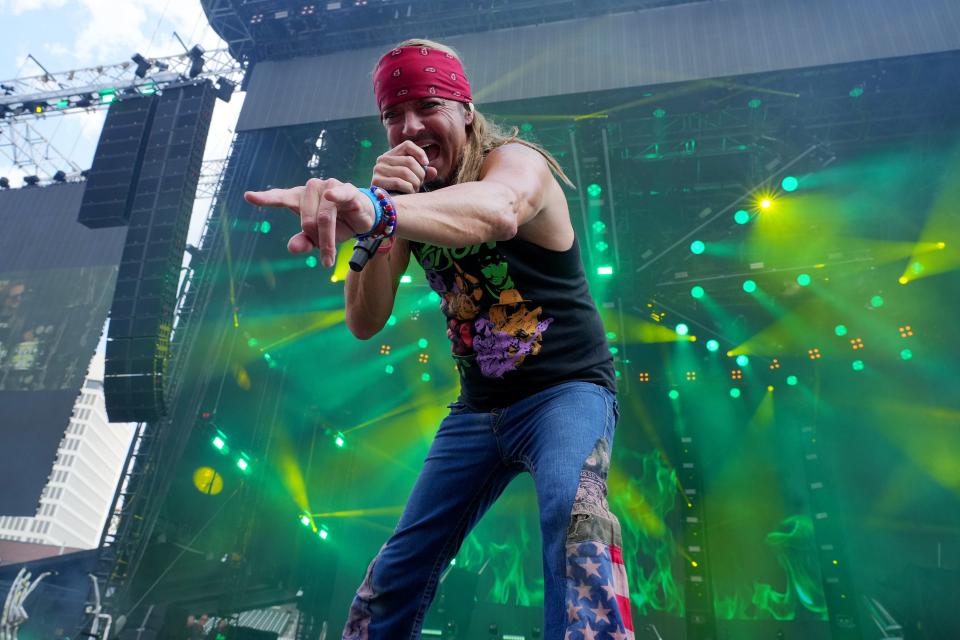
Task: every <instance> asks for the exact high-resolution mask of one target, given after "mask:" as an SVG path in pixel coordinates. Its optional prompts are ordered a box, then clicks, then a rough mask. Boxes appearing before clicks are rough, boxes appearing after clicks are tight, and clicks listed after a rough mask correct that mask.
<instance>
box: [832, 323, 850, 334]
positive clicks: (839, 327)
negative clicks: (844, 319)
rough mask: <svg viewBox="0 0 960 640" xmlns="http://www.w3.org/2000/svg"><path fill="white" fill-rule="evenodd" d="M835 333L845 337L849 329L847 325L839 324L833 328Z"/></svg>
mask: <svg viewBox="0 0 960 640" xmlns="http://www.w3.org/2000/svg"><path fill="white" fill-rule="evenodd" d="M833 332H834V333H835V334H837V335H838V336H845V335H847V327H846V326H845V325H842V324H838V325H837V326H835V327H834V328H833Z"/></svg>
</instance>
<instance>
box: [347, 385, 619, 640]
mask: <svg viewBox="0 0 960 640" xmlns="http://www.w3.org/2000/svg"><path fill="white" fill-rule="evenodd" d="M450 408H451V411H450V414H449V415H448V416H447V417H446V418H445V419H444V420H443V422H442V423H441V424H440V428H439V430H438V431H437V435H436V437H435V439H434V441H433V444H432V446H431V447H430V452H429V454H428V455H427V458H426V461H425V462H424V464H423V469H422V471H421V472H420V476H419V478H418V479H417V482H416V484H415V485H414V488H413V493H412V494H411V495H410V499H409V500H408V501H407V505H406V508H405V509H404V512H403V515H402V516H401V517H400V522H399V524H398V525H397V528H396V530H395V531H394V534H393V536H391V538H390V539H389V540H388V541H387V543H386V544H385V545H384V546H383V547H382V548H381V549H380V552H379V553H378V554H377V557H376V558H374V560H373V561H372V562H371V563H370V566H369V568H368V569H367V574H366V577H365V578H364V580H363V583H362V584H361V585H360V588H359V589H358V590H357V595H356V597H355V598H354V600H353V604H352V606H351V608H350V616H349V619H348V620H347V625H346V628H345V629H344V632H343V638H344V639H345V640H407V639H414V638H418V637H419V635H420V627H421V625H422V624H423V618H424V616H425V615H426V612H427V609H428V608H429V607H430V603H431V601H432V600H433V597H434V593H435V591H436V587H437V580H438V578H439V576H440V574H441V572H442V570H443V569H444V568H445V567H446V566H447V565H448V564H449V563H450V560H451V559H452V558H454V557H455V556H456V554H457V551H458V550H459V549H460V545H461V543H462V542H463V540H464V538H465V537H466V536H467V534H468V533H469V532H470V530H471V529H472V528H473V527H474V525H475V524H476V523H477V522H478V521H479V520H480V518H481V517H482V516H483V514H484V513H486V511H487V509H489V508H490V506H491V505H492V504H493V503H494V502H495V501H496V499H497V498H498V497H499V496H500V494H501V493H502V492H503V490H504V489H505V488H506V487H507V485H508V484H509V483H510V481H511V480H512V479H513V478H515V477H516V476H517V475H518V474H519V473H520V472H522V471H528V472H529V473H530V474H531V475H532V476H533V480H534V484H535V486H536V491H537V501H538V504H539V508H540V528H541V533H542V535H543V568H544V616H545V623H544V640H561V639H563V638H564V637H565V635H566V632H568V631H569V632H571V633H570V635H567V636H566V637H569V638H580V637H584V635H583V631H584V630H585V629H586V627H587V626H589V627H590V629H591V630H592V631H594V632H599V631H602V630H607V631H609V633H610V636H611V637H619V638H632V637H633V634H632V623H631V622H630V612H629V600H627V598H628V596H629V594H627V593H626V573H625V572H624V571H623V564H622V560H620V557H621V556H620V545H621V542H620V525H619V523H618V522H617V519H616V517H614V516H613V514H612V513H610V511H609V509H608V507H607V502H606V477H607V468H608V465H609V460H610V451H611V447H612V444H613V435H614V430H615V428H616V422H617V418H618V416H619V412H618V407H617V401H616V398H615V396H614V394H613V393H612V392H611V391H609V390H608V389H606V388H604V387H600V386H598V385H595V384H592V383H589V382H567V383H563V384H560V385H557V386H555V387H552V388H550V389H547V390H545V391H541V392H539V393H537V394H534V395H532V396H530V397H529V398H526V399H524V400H521V401H520V402H517V403H516V404H513V405H511V406H509V407H506V408H504V409H495V410H493V411H492V412H490V413H481V412H476V411H473V410H471V409H470V408H469V407H467V406H465V405H463V404H462V403H453V404H452V405H450ZM618 561H619V564H618ZM601 578H603V579H601ZM584 602H585V603H586V604H585V605H584ZM594 603H596V605H597V608H593V606H592V605H593V604H594ZM621 633H622V634H623V635H619V634H621ZM597 637H604V638H605V637H607V636H606V635H603V634H600V633H597Z"/></svg>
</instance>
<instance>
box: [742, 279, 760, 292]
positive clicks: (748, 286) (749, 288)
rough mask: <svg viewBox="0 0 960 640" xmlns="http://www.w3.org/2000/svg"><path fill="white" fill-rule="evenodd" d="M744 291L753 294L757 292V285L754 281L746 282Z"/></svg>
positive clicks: (744, 282)
mask: <svg viewBox="0 0 960 640" xmlns="http://www.w3.org/2000/svg"><path fill="white" fill-rule="evenodd" d="M743 290H744V291H746V292H747V293H753V292H754V291H756V290H757V283H756V282H754V281H753V280H744V281H743Z"/></svg>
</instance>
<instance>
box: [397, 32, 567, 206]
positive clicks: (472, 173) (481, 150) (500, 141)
mask: <svg viewBox="0 0 960 640" xmlns="http://www.w3.org/2000/svg"><path fill="white" fill-rule="evenodd" d="M400 47H427V48H428V49H437V50H439V51H443V52H444V53H449V54H450V55H452V56H453V57H455V58H456V59H457V60H460V55H459V54H458V53H457V52H456V51H455V50H454V49H453V48H451V47H448V46H447V45H445V44H440V43H439V42H434V41H433V40H427V39H425V38H411V39H409V40H404V41H403V42H401V43H400V44H398V45H397V46H396V47H395V48H397V49H399V48H400ZM460 62H461V64H462V63H463V61H462V60H461V61H460ZM458 104H460V105H461V107H462V108H463V109H465V110H469V111H471V112H472V113H473V122H472V123H471V124H468V125H467V144H466V147H465V148H464V150H463V154H462V155H461V157H460V165H459V166H458V167H457V171H456V173H455V174H454V176H453V179H452V180H451V184H459V183H461V182H474V181H476V180H479V179H480V170H481V169H482V168H483V161H484V160H485V159H486V157H487V154H488V153H490V152H491V151H493V150H494V149H496V148H497V147H500V146H503V145H505V144H510V143H516V144H522V145H524V146H525V147H530V148H531V149H533V150H535V151H537V152H538V153H539V154H540V155H542V156H543V158H544V160H546V161H547V165H549V166H550V170H551V171H553V173H554V175H556V176H557V177H558V178H559V179H560V180H561V181H562V182H563V183H564V184H566V185H567V186H569V187H571V188H576V187H574V185H573V182H571V181H570V178H568V177H567V174H566V173H564V172H563V168H562V167H561V166H560V163H559V162H557V160H556V158H554V157H553V156H552V155H551V154H550V152H549V151H547V150H546V149H544V148H543V147H541V146H540V145H538V144H536V143H534V142H529V141H527V140H523V139H522V138H520V137H519V136H518V134H519V133H520V131H519V129H517V127H511V128H510V129H509V130H507V129H504V128H503V127H501V126H500V125H498V124H497V123H495V122H493V121H492V120H487V118H485V117H484V115H483V114H482V113H480V112H479V111H478V110H477V109H476V107H474V106H473V103H472V102H470V103H467V104H464V103H462V102H460V103H458Z"/></svg>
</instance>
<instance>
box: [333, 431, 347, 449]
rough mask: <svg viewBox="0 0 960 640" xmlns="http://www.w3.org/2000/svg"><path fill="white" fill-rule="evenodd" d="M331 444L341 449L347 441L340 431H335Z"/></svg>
mask: <svg viewBox="0 0 960 640" xmlns="http://www.w3.org/2000/svg"><path fill="white" fill-rule="evenodd" d="M333 444H335V445H337V446H338V447H339V448H341V449H342V448H343V445H345V444H347V441H346V440H345V439H344V437H343V434H342V433H337V436H336V437H335V438H334V439H333Z"/></svg>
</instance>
